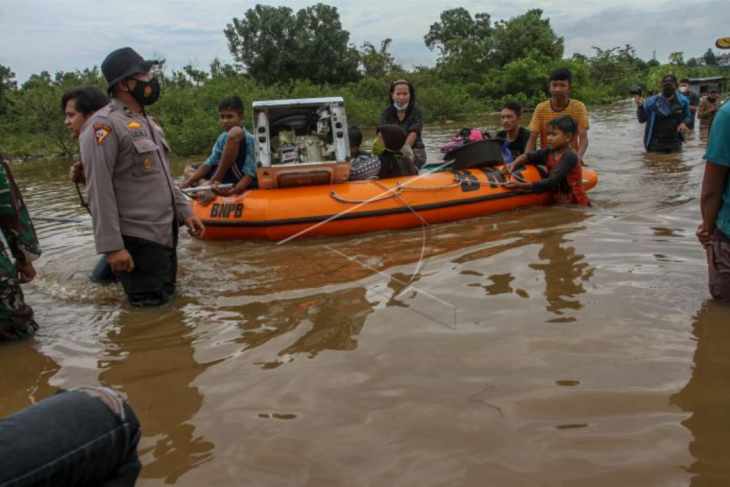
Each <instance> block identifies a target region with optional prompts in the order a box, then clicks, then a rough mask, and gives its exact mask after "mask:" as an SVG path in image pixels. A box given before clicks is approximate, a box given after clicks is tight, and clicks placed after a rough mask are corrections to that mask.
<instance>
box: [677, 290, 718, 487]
mask: <svg viewBox="0 0 730 487" xmlns="http://www.w3.org/2000/svg"><path fill="white" fill-rule="evenodd" d="M729 316H730V306H727V305H722V304H718V303H715V302H707V303H705V305H704V306H703V307H702V309H701V310H700V312H699V313H698V314H697V316H696V317H695V319H694V323H693V329H692V334H693V335H694V337H695V339H696V340H697V350H696V351H695V353H694V367H693V368H692V377H691V378H690V380H689V382H688V383H687V385H686V386H684V388H682V390H681V391H679V392H678V393H677V394H674V395H672V397H671V401H672V403H674V404H676V405H677V406H679V407H680V408H682V410H683V411H686V412H688V413H689V414H690V416H689V418H687V419H686V420H685V421H683V422H682V424H683V425H684V426H685V427H686V428H687V429H689V430H690V431H691V432H692V437H693V439H692V441H691V442H690V445H689V451H690V453H691V454H692V456H693V457H694V459H695V461H694V462H693V463H692V464H691V465H689V466H688V468H687V470H688V471H689V472H690V473H692V474H693V475H694V477H693V478H692V486H697V487H700V486H709V485H712V486H714V485H717V486H720V485H727V483H728V479H729V478H730V451H729V450H728V432H730V414H729V412H730V326H729V325H730V321H729V320H728V317H729Z"/></svg>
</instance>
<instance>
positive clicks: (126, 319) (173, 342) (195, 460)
mask: <svg viewBox="0 0 730 487" xmlns="http://www.w3.org/2000/svg"><path fill="white" fill-rule="evenodd" d="M194 340H195V336H194V334H193V333H192V330H191V329H190V327H188V326H187V324H186V319H185V316H184V314H183V313H182V312H180V311H177V310H170V311H168V312H162V313H161V312H159V311H148V310H133V311H129V312H123V313H121V314H120V315H119V319H118V325H117V327H116V330H114V331H112V332H111V333H110V334H109V336H108V339H107V341H106V347H105V352H104V353H103V354H102V356H101V358H100V364H99V365H100V368H101V370H102V372H101V374H100V375H99V381H100V382H101V383H102V384H105V385H108V386H111V387H115V388H117V389H119V390H121V391H122V392H123V393H124V394H126V396H127V399H128V400H129V402H130V403H131V404H133V405H134V409H135V411H136V412H137V415H138V416H139V419H140V421H141V424H142V425H143V428H144V439H143V441H142V443H141V444H140V458H141V459H142V461H143V462H144V464H145V469H144V477H147V478H159V479H164V481H165V483H175V482H176V481H177V479H178V478H180V477H181V476H182V475H184V474H185V473H186V472H188V471H189V470H191V469H193V468H196V467H199V466H200V465H203V464H204V463H205V462H206V461H208V460H210V458H211V456H212V454H213V453H212V451H213V448H214V444H213V443H211V442H210V441H208V440H206V439H205V437H204V436H202V435H200V434H196V430H195V426H194V424H193V423H192V421H193V418H194V416H195V414H196V413H197V412H198V411H199V410H200V408H201V406H202V405H203V395H202V394H201V393H200V392H199V391H198V388H197V387H195V386H194V385H193V382H194V381H195V379H196V378H197V377H198V376H199V375H200V374H201V373H203V372H204V371H205V369H206V368H208V367H209V366H210V365H212V364H209V363H206V364H200V363H198V362H197V361H196V360H195V350H194V348H193V342H194Z"/></svg>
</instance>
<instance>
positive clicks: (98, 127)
mask: <svg viewBox="0 0 730 487" xmlns="http://www.w3.org/2000/svg"><path fill="white" fill-rule="evenodd" d="M111 131H112V128H111V127H110V126H108V125H104V124H102V123H97V124H95V125H94V136H95V137H96V145H101V143H102V142H104V139H106V136H107V135H109V134H110V133H111Z"/></svg>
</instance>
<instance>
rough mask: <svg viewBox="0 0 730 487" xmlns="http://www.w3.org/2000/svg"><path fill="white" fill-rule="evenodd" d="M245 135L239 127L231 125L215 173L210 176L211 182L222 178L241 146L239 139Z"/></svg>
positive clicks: (241, 139) (234, 160) (213, 182)
mask: <svg viewBox="0 0 730 487" xmlns="http://www.w3.org/2000/svg"><path fill="white" fill-rule="evenodd" d="M244 136H245V134H244V132H243V129H242V128H241V127H233V128H232V129H231V130H229V131H228V138H227V139H226V145H225V146H223V155H222V156H221V162H220V164H218V169H216V171H215V174H214V175H213V177H212V178H211V180H210V182H211V184H215V183H218V182H220V181H222V180H223V178H224V177H225V176H226V173H227V172H228V170H229V169H230V168H231V166H233V164H234V163H235V162H236V157H237V156H238V149H239V148H240V147H241V141H243V137H244Z"/></svg>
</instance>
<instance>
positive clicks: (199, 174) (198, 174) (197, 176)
mask: <svg viewBox="0 0 730 487" xmlns="http://www.w3.org/2000/svg"><path fill="white" fill-rule="evenodd" d="M208 171H210V166H206V165H205V164H201V165H200V167H199V168H198V169H196V170H195V172H194V173H193V175H192V176H190V177H189V178H188V179H187V181H185V182H184V183H182V184H181V185H180V188H181V189H185V188H189V187H190V186H192V185H194V184H195V183H197V182H198V181H200V180H201V179H203V178H204V177H205V175H206V174H208Z"/></svg>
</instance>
